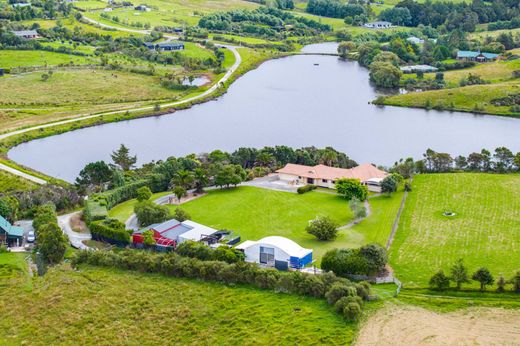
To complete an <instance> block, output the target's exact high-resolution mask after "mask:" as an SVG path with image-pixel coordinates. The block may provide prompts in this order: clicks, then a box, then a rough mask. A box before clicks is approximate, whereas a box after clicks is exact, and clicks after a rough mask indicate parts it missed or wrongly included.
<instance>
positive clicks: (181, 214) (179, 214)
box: [173, 208, 191, 222]
mask: <svg viewBox="0 0 520 346" xmlns="http://www.w3.org/2000/svg"><path fill="white" fill-rule="evenodd" d="M173 218H174V219H175V220H177V221H180V222H183V221H186V220H189V219H191V216H190V214H188V212H187V211H186V210H184V209H181V208H175V211H174V212H173Z"/></svg>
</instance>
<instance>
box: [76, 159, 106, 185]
mask: <svg viewBox="0 0 520 346" xmlns="http://www.w3.org/2000/svg"><path fill="white" fill-rule="evenodd" d="M111 180H112V170H111V169H110V167H109V166H108V165H107V164H106V163H105V162H104V161H97V162H91V163H89V164H87V165H86V166H85V168H83V169H82V170H81V172H79V177H78V178H76V185H78V186H79V187H81V188H84V189H87V190H94V191H100V190H102V189H103V186H104V184H107V183H109V182H110V181H111Z"/></svg>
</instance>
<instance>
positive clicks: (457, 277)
mask: <svg viewBox="0 0 520 346" xmlns="http://www.w3.org/2000/svg"><path fill="white" fill-rule="evenodd" d="M450 273H451V280H452V281H454V282H455V283H456V285H457V289H458V290H460V288H461V287H462V284H463V283H468V282H469V276H468V270H467V268H466V266H465V265H464V261H463V259H462V258H459V259H458V260H457V262H455V264H454V265H453V266H452V267H451V269H450Z"/></svg>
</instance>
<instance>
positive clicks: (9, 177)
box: [0, 171, 37, 193]
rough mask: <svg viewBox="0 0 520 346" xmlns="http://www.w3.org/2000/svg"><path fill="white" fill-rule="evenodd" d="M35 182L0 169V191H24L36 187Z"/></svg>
mask: <svg viewBox="0 0 520 346" xmlns="http://www.w3.org/2000/svg"><path fill="white" fill-rule="evenodd" d="M36 186H37V185H36V184H34V183H32V182H30V181H29V180H26V179H23V178H20V177H18V176H16V175H14V174H11V173H7V172H4V171H0V193H5V192H15V191H26V190H32V189H34V188H36Z"/></svg>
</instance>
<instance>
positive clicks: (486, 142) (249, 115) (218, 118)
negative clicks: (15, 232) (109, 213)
mask: <svg viewBox="0 0 520 346" xmlns="http://www.w3.org/2000/svg"><path fill="white" fill-rule="evenodd" d="M331 47H335V46H332V45H331V44H324V45H312V46H308V47H306V48H305V51H306V52H307V53H309V52H319V53H330V52H334V49H335V48H331ZM377 96H378V92H377V91H376V90H375V89H374V88H373V87H372V86H371V85H370V83H369V79H368V71H367V70H366V69H365V68H363V67H361V66H359V64H358V63H357V62H354V61H343V60H340V59H339V58H337V57H333V56H321V55H300V56H290V57H286V58H282V59H276V60H272V61H267V62H265V63H264V64H262V65H261V66H260V67H259V68H257V69H256V70H254V71H251V72H248V73H247V74H245V75H244V76H242V77H241V78H239V79H238V80H237V81H236V82H235V83H233V84H232V85H231V87H230V88H229V90H228V92H227V93H226V94H225V95H223V96H222V97H220V98H218V99H216V100H213V101H210V102H206V103H204V104H200V105H196V106H194V107H192V108H190V109H187V110H183V111H178V112H175V113H172V114H168V115H163V116H157V117H149V118H142V119H135V120H128V121H122V122H118V123H111V124H105V125H99V126H96V127H91V128H85V129H80V130H76V131H72V132H68V133H64V134H61V135H57V136H53V137H48V138H43V139H38V140H34V141H31V142H28V143H24V144H21V145H19V146H17V147H15V148H13V149H12V150H11V151H10V152H9V157H10V158H11V159H13V160H14V161H16V162H18V163H20V164H22V165H25V166H29V167H32V168H34V169H36V170H39V171H41V172H44V173H46V174H48V175H51V176H54V177H58V178H61V179H64V180H67V181H74V179H75V177H76V176H77V174H78V173H79V171H80V170H81V169H82V168H83V167H84V166H85V164H87V163H89V162H93V161H97V160H106V161H107V162H108V161H110V153H111V152H112V151H113V150H115V149H117V148H118V147H119V145H120V144H121V143H124V144H125V145H126V146H128V147H129V148H130V150H131V152H132V154H136V155H137V157H138V163H139V164H142V163H145V162H149V161H151V160H160V159H165V158H167V157H169V156H180V155H186V154H189V153H201V152H209V151H212V150H214V149H221V150H226V151H233V150H235V149H237V148H239V147H263V146H274V145H282V144H283V145H288V146H291V147H295V148H298V147H303V146H312V145H314V146H317V147H325V146H332V147H334V148H336V149H337V150H340V151H343V152H345V153H347V155H349V156H350V157H351V158H353V159H354V160H356V161H358V162H359V163H363V162H372V163H376V164H382V165H391V164H392V163H393V162H395V161H396V160H398V159H399V158H402V157H409V156H412V157H414V158H421V157H422V153H424V152H425V151H426V149H428V148H432V149H434V150H436V151H443V152H449V153H451V154H452V155H458V154H464V155H466V154H468V153H470V152H472V151H480V150H481V149H482V148H489V149H494V148H496V147H499V146H506V147H509V148H510V149H511V150H513V151H515V152H516V151H520V135H519V134H520V119H514V118H507V117H498V116H486V115H474V114H469V113H457V112H439V111H433V110H431V111H426V110H422V109H410V108H398V107H377V106H374V105H371V104H370V103H369V102H370V101H372V100H374V99H375V98H377Z"/></svg>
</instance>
